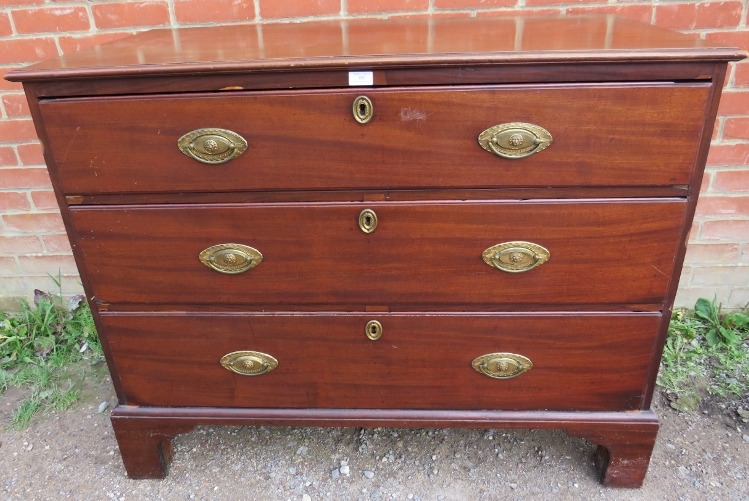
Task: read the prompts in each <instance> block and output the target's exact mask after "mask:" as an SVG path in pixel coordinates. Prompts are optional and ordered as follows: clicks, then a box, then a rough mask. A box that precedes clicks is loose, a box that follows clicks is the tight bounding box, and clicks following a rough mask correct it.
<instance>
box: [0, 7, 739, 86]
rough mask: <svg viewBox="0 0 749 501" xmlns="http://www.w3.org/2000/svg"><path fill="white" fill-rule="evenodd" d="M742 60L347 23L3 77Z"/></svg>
mask: <svg viewBox="0 0 749 501" xmlns="http://www.w3.org/2000/svg"><path fill="white" fill-rule="evenodd" d="M227 47H230V48H231V50H227ZM745 54H746V53H745V52H743V51H740V50H738V49H730V48H719V47H714V46H710V44H709V43H707V42H705V41H704V40H700V39H699V38H698V37H692V36H688V35H682V34H680V33H676V32H674V31H670V30H666V29H663V28H658V27H655V26H650V25H647V24H644V23H640V22H637V21H633V20H629V19H622V18H615V17H613V16H586V17H575V16H559V17H538V18H533V17H530V18H529V17H526V16H523V17H518V18H488V17H487V18H473V19H471V18H449V17H447V18H442V17H439V18H414V19H388V20H378V19H358V20H357V19H346V20H334V21H322V22H310V23H301V24H297V23H294V24H280V23H279V24H257V25H234V26H216V27H212V28H211V29H205V28H182V29H167V30H152V31H148V32H145V33H139V34H137V35H135V36H133V37H127V38H124V39H120V40H115V41H113V42H110V43H108V44H104V45H103V46H100V47H96V48H91V49H87V50H83V51H80V52H77V53H74V54H66V55H65V56H63V57H61V58H58V59H55V60H52V61H47V62H43V63H39V64H36V65H34V66H32V67H27V68H23V69H19V70H15V71H13V72H12V73H10V74H9V75H8V77H7V78H9V79H12V80H14V81H33V80H40V79H46V80H49V79H70V78H92V77H103V76H106V77H114V76H116V77H125V76H128V75H141V76H154V75H156V76H161V75H173V74H190V73H193V74H194V73H195V72H206V73H211V74H217V73H224V72H247V71H248V70H249V71H267V70H294V71H300V70H302V71H304V70H310V69H313V70H321V69H330V68H365V69H373V68H374V69H377V68H388V67H394V66H395V67H398V66H401V67H402V66H411V67H412V66H416V65H427V64H431V65H435V66H437V65H439V66H449V65H452V66H459V65H464V64H477V63H478V64H492V63H494V64H496V63H501V62H512V63H516V64H517V63H523V64H528V63H538V62H556V61H559V60H565V61H567V62H580V61H593V62H597V61H601V60H607V61H611V62H620V61H621V62H624V61H627V62H629V61H669V60H679V61H688V60H695V61H699V60H710V61H728V60H736V59H740V58H743V57H745Z"/></svg>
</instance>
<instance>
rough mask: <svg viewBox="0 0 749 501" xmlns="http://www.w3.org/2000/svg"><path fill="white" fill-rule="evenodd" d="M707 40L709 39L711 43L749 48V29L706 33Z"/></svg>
mask: <svg viewBox="0 0 749 501" xmlns="http://www.w3.org/2000/svg"><path fill="white" fill-rule="evenodd" d="M705 40H707V41H708V42H709V44H711V45H718V46H721V47H738V48H739V49H749V30H747V31H735V30H733V31H716V32H713V33H707V34H706V35H705Z"/></svg>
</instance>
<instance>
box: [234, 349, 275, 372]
mask: <svg viewBox="0 0 749 501" xmlns="http://www.w3.org/2000/svg"><path fill="white" fill-rule="evenodd" d="M221 365H222V366H223V367H224V369H227V370H230V371H232V372H236V373H237V374H241V375H243V376H260V375H261V374H265V373H268V372H270V371H272V370H273V369H275V368H276V367H278V360H276V359H275V358H274V357H272V356H270V355H268V354H267V353H261V352H259V351H233V352H231V353H227V354H226V355H224V356H223V357H221Z"/></svg>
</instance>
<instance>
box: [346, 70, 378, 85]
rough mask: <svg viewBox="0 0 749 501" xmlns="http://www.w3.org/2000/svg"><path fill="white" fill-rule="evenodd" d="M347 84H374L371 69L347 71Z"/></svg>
mask: <svg viewBox="0 0 749 501" xmlns="http://www.w3.org/2000/svg"><path fill="white" fill-rule="evenodd" d="M348 84H349V85H374V75H373V74H372V72H371V71H349V72H348Z"/></svg>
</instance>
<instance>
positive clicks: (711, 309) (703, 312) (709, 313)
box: [694, 297, 717, 324]
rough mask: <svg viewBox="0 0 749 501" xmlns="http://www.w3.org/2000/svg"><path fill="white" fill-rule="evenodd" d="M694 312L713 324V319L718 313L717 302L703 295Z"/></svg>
mask: <svg viewBox="0 0 749 501" xmlns="http://www.w3.org/2000/svg"><path fill="white" fill-rule="evenodd" d="M694 314H695V315H697V316H698V317H700V318H701V319H703V320H706V321H708V322H710V323H711V324H713V323H715V322H714V320H713V318H714V317H715V316H716V315H717V312H716V311H715V303H714V302H710V301H708V300H707V299H705V298H703V297H701V298H699V299H698V300H697V303H696V304H695V305H694Z"/></svg>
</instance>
